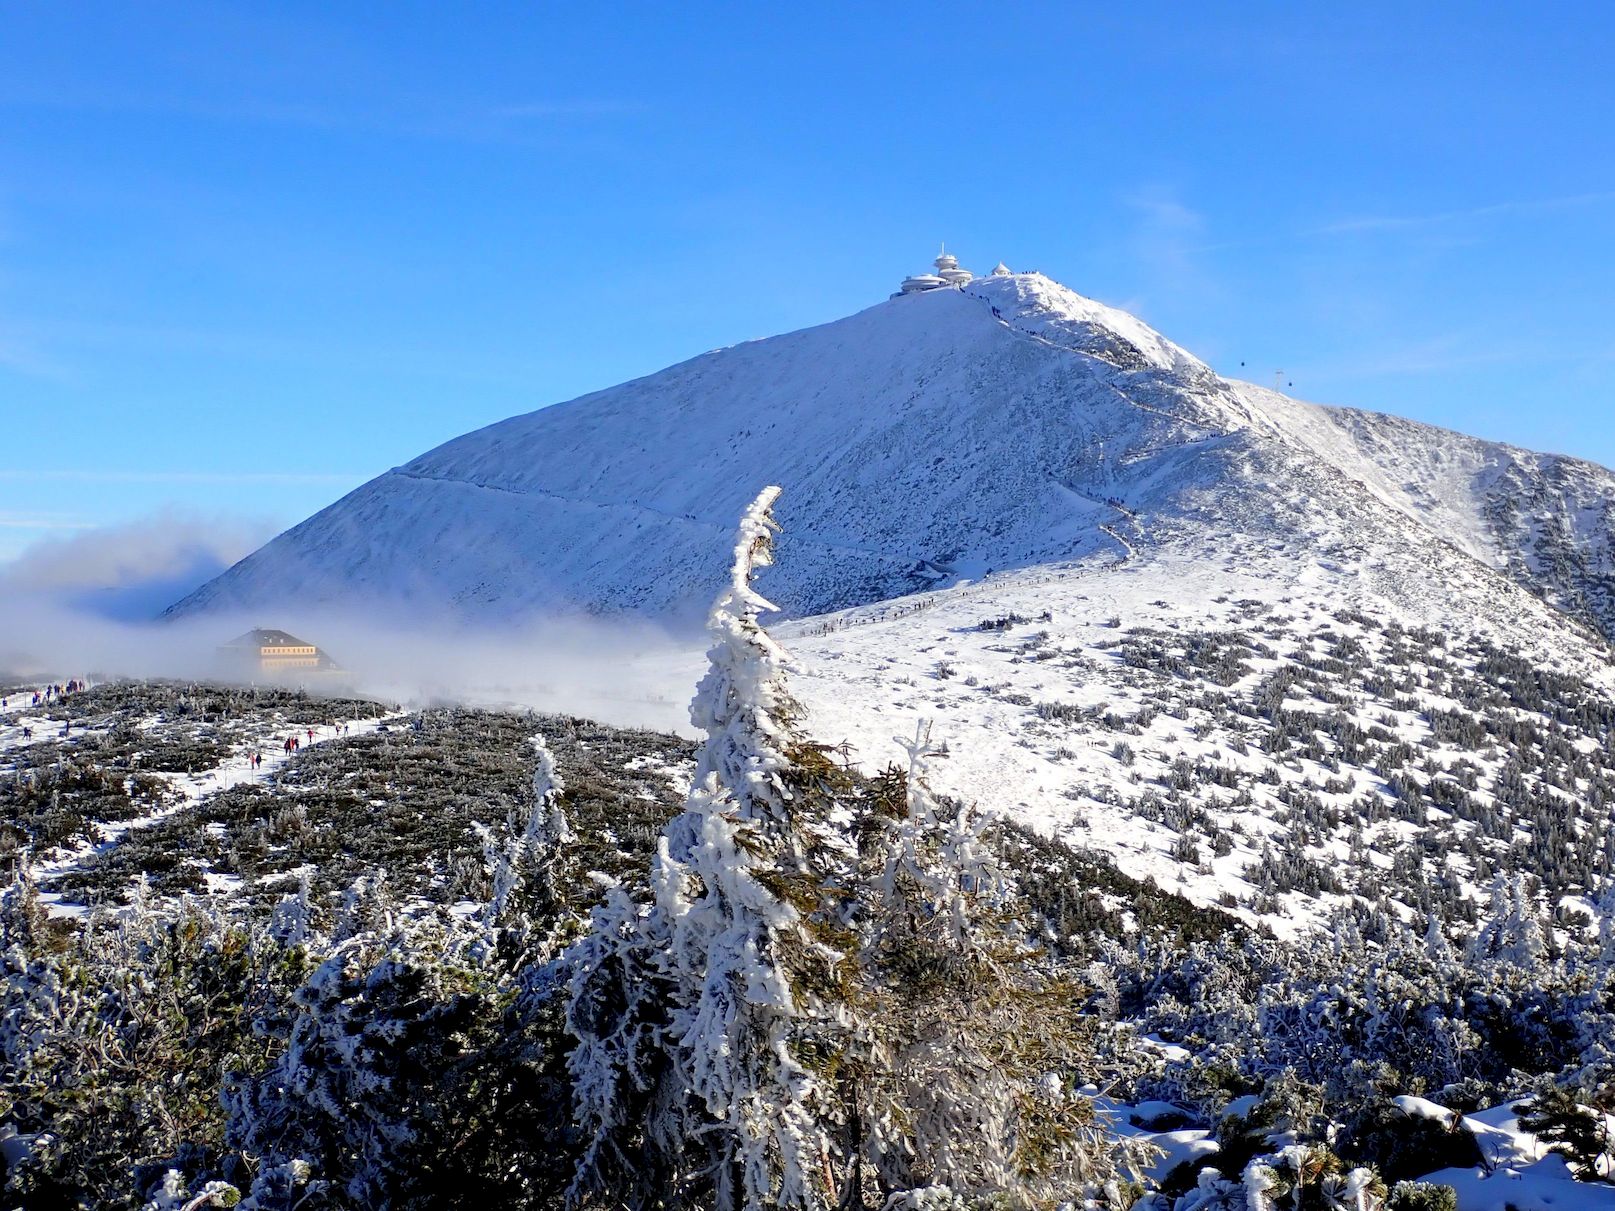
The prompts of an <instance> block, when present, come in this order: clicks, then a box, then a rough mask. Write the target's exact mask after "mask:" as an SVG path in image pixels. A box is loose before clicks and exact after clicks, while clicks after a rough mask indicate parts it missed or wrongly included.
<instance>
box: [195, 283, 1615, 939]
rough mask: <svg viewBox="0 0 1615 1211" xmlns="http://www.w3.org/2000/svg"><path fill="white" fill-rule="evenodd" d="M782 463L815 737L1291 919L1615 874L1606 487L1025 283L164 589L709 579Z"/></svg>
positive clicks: (663, 598)
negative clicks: (908, 748)
mask: <svg viewBox="0 0 1615 1211" xmlns="http://www.w3.org/2000/svg"><path fill="white" fill-rule="evenodd" d="M767 483H775V484H779V485H782V486H783V487H784V489H785V493H784V496H783V497H782V498H781V502H780V506H779V510H778V513H779V518H780V521H781V522H782V524H783V526H784V535H783V537H782V540H781V542H780V544H779V549H778V552H777V559H776V563H775V566H774V567H772V568H770V569H769V570H768V571H767V572H766V573H765V575H764V578H763V580H762V582H761V587H762V589H763V590H764V591H765V592H766V593H767V595H768V596H769V597H770V598H772V599H773V600H775V601H777V602H779V603H780V604H781V605H782V606H783V607H784V608H785V609H786V610H787V611H788V612H789V613H790V614H793V615H796V616H797V621H795V622H793V623H791V624H790V625H787V626H784V627H783V628H781V629H780V633H781V636H782V638H784V640H785V641H786V643H787V645H788V646H789V647H790V648H791V649H792V651H793V652H794V653H795V654H796V655H797V657H798V663H799V670H798V674H797V681H796V689H797V691H798V692H799V694H800V695H801V697H802V699H803V700H804V701H805V702H806V704H807V705H808V707H809V719H810V726H811V728H812V731H813V734H814V735H815V736H817V737H818V738H819V739H821V740H823V741H825V742H828V743H832V744H834V743H838V742H840V741H843V740H846V741H850V742H851V743H852V745H853V747H854V749H855V751H856V753H857V759H858V760H859V761H861V762H863V763H864V764H865V765H866V767H867V768H872V769H873V768H879V767H880V765H881V764H882V763H883V762H884V761H885V760H888V759H890V758H891V757H893V756H895V755H896V752H897V750H896V748H895V747H894V746H893V744H892V737H893V735H894V733H904V734H912V731H913V727H914V725H915V723H916V721H917V720H918V719H920V718H926V719H930V720H934V722H935V726H936V728H937V731H938V734H941V735H945V736H947V737H948V739H949V741H950V743H951V744H952V745H953V747H954V757H953V759H952V760H950V761H949V762H946V763H943V765H942V767H941V768H940V769H939V770H938V771H937V773H936V774H935V775H934V776H935V778H936V780H937V782H938V784H939V786H940V787H941V788H942V789H944V790H946V791H949V792H952V793H955V794H957V795H960V796H962V797H965V798H969V799H973V800H976V801H978V802H979V803H981V805H982V806H983V807H985V808H987V809H989V810H993V811H1000V812H1003V813H1005V814H1007V815H1009V816H1011V817H1013V818H1016V819H1019V820H1021V821H1023V822H1028V823H1031V824H1033V825H1035V826H1036V827H1038V828H1039V829H1041V830H1043V831H1045V832H1048V833H1051V834H1056V835H1059V836H1061V837H1063V838H1065V839H1067V840H1069V841H1072V842H1074V843H1076V844H1078V845H1079V846H1081V847H1083V848H1086V849H1090V850H1094V851H1098V852H1102V853H1104V854H1105V855H1107V856H1108V857H1109V858H1110V859H1111V860H1112V861H1114V862H1115V863H1116V864H1117V865H1118V866H1119V867H1120V868H1121V869H1122V870H1123V871H1125V872H1126V873H1128V874H1130V875H1133V876H1135V877H1139V878H1143V877H1152V878H1155V879H1157V880H1160V881H1162V882H1163V883H1166V884H1169V885H1171V886H1174V887H1176V888H1177V889H1179V890H1181V891H1182V892H1183V893H1184V894H1185V895H1186V896H1188V897H1189V898H1190V899H1191V900H1193V901H1195V902H1198V903H1202V904H1214V903H1215V904H1221V905H1223V906H1225V907H1228V908H1231V909H1234V910H1236V911H1239V912H1241V913H1246V914H1251V915H1253V916H1255V917H1259V918H1261V919H1263V920H1265V921H1266V922H1267V923H1268V924H1269V925H1271V926H1273V927H1274V928H1276V929H1281V930H1283V929H1286V928H1291V927H1293V926H1294V925H1296V924H1299V923H1304V922H1306V921H1309V920H1317V919H1319V918H1320V916H1321V915H1322V914H1324V913H1326V912H1327V911H1328V910H1329V909H1330V908H1331V907H1332V906H1335V905H1338V904H1340V903H1343V902H1344V901H1345V899H1346V898H1347V897H1350V896H1357V897H1362V898H1363V899H1366V900H1367V901H1368V902H1369V903H1373V904H1379V905H1381V906H1385V907H1387V908H1388V910H1389V911H1394V912H1397V913H1401V914H1404V915H1406V914H1411V913H1413V912H1414V911H1416V910H1421V909H1422V910H1427V911H1434V912H1437V913H1439V914H1440V915H1443V916H1448V917H1450V916H1452V915H1453V914H1457V915H1458V916H1459V917H1463V916H1465V915H1466V914H1472V913H1473V911H1474V908H1475V905H1476V903H1477V902H1479V901H1480V900H1481V899H1482V898H1483V897H1484V894H1485V887H1486V884H1487V883H1488V881H1489V880H1490V879H1491V877H1492V876H1493V875H1494V874H1496V873H1497V872H1500V871H1513V872H1526V873H1530V874H1532V875H1534V876H1536V877H1538V878H1539V879H1541V880H1542V885H1543V887H1544V888H1545V890H1546V892H1547V894H1548V896H1549V897H1550V899H1551V901H1552V904H1553V905H1555V906H1558V907H1560V908H1565V909H1574V908H1575V906H1576V905H1577V904H1578V903H1580V902H1582V901H1581V900H1580V899H1578V897H1584V896H1585V895H1586V894H1587V893H1588V892H1589V891H1590V889H1591V888H1592V887H1593V886H1594V885H1595V884H1596V883H1597V882H1598V880H1600V879H1602V878H1604V877H1606V876H1608V874H1609V872H1610V871H1611V870H1612V869H1615V818H1612V812H1611V807H1610V805H1611V804H1612V803H1615V666H1612V664H1611V660H1610V648H1609V644H1608V638H1609V637H1610V636H1611V635H1615V538H1612V531H1615V475H1612V474H1611V472H1609V471H1608V470H1606V469H1604V468H1602V467H1598V466H1595V465H1593V464H1591V463H1587V462H1582V461H1578V460H1574V459H1569V458H1562V457H1556V456H1549V455H1540V454H1533V453H1530V452H1527V451H1524V450H1519V449H1516V448H1513V447H1510V446H1506V445H1501V444H1498V443H1495V442H1486V441H1481V440H1479V439H1476V438H1472V437H1466V436H1463V435H1461V434H1457V433H1451V432H1447V431H1444V430H1440V429H1435V428H1432V427H1430V426H1426V425H1420V424H1416V423H1413V422H1411V421H1406V420H1401V419H1398V418H1395V417H1389V416H1381V415H1375V414H1372V413H1366V412H1359V411H1351V410H1347V409H1339V408H1327V407H1319V406H1316V405H1312V404H1305V403H1300V402H1298V401H1295V400H1292V399H1288V398H1286V397H1284V396H1283V395H1280V394H1277V393H1275V392H1273V391H1268V390H1265V389H1263V388H1260V387H1256V386H1253V385H1251V384H1248V383H1243V382H1236V381H1232V380H1228V379H1224V378H1221V377H1219V376H1218V375H1217V374H1215V373H1214V372H1213V371H1212V370H1211V369H1210V368H1208V367H1207V366H1206V365H1205V364H1203V363H1202V362H1200V361H1198V360H1197V359H1195V358H1194V357H1193V356H1191V355H1190V354H1188V353H1186V352H1185V351H1184V350H1182V349H1180V348H1178V347H1177V346H1176V345H1173V344H1172V343H1171V342H1169V341H1167V340H1165V339H1164V338H1162V337H1161V336H1159V335H1158V334H1156V333H1154V332H1153V331H1151V330H1150V329H1149V328H1148V327H1146V326H1145V325H1143V324H1142V323H1140V322H1139V321H1138V320H1136V319H1134V318H1133V317H1131V316H1128V315H1126V314H1124V313H1122V312H1119V311H1115V310H1113V309H1111V308H1108V307H1105V306H1102V305H1101V304H1098V303H1095V302H1093V301H1091V300H1089V299H1085V298H1083V297H1081V296H1079V295H1077V294H1074V293H1073V292H1071V291H1069V290H1067V289H1065V288H1064V287H1062V286H1060V285H1058V284H1056V283H1054V282H1052V281H1049V280H1048V279H1047V278H1044V277H1041V276H1039V275H1036V274H1011V275H1008V276H1001V275H995V276H993V277H990V278H985V279H977V280H975V281H973V282H970V283H969V284H968V285H966V286H964V287H963V288H962V289H951V288H937V289H926V290H922V291H919V292H917V293H912V294H905V295H901V296H899V297H895V298H893V299H891V300H889V301H887V302H884V303H881V304H879V305H877V306H875V307H871V308H869V309H868V310H866V311H863V312H861V313H859V314H857V315H854V316H851V317H849V318H847V319H844V320H840V321H837V322H835V323H831V324H826V325H824V326H822V327H818V328H812V329H808V330H805V331H802V332H796V333H791V334H788V335H785V336H780V337H775V338H771V339H768V340H762V341H754V342H751V343H748V344H744V345H738V346H735V347H733V348H730V349H724V350H720V351H717V352H714V353H710V354H707V355H704V356H702V357H699V358H696V359H694V360H692V361H689V362H686V363H683V364H682V365H678V366H674V367H672V368H670V369H668V370H665V371H662V372H661V373H659V374H655V375H652V376H650V377H648V378H644V379H640V380H638V381H635V382H631V383H627V384H625V385H623V386H621V387H616V388H613V389H611V390H608V391H603V392H599V393H597V394H595V395H591V396H586V397H584V398H582V399H579V400H574V401H572V402H570V403H566V404H560V405H557V406H555V407H553V408H548V409H545V410H542V411H539V412H534V413H531V414H529V415H526V416H520V417H516V418H513V419H511V420H507V421H504V422H502V423H500V424H497V425H493V426H490V427H489V428H487V429H483V430H481V431H479V432H476V433H472V434H468V435H467V436H465V437H461V438H459V439H457V440H455V441H452V442H449V443H448V444H446V445H444V446H442V447H440V448H439V449H437V450H434V451H432V452H430V453H428V454H425V455H423V456H422V457H420V458H418V459H416V460H415V461H413V462H411V463H409V464H407V465H405V466H403V467H400V468H397V469H396V470H393V471H391V472H388V473H387V474H386V475H383V476H381V477H379V478H378V479H376V480H374V481H372V482H371V483H369V484H366V485H365V486H364V487H362V488H360V489H359V490H358V491H356V492H354V493H352V494H351V495H349V496H348V497H346V498H345V499H343V500H341V501H339V502H337V503H336V504H334V505H332V506H331V507H330V508H328V509H326V510H324V511H323V512H321V513H319V514H317V515H316V516H314V517H312V518H310V519H309V520H308V521H305V522H304V523H302V524H301V525H299V526H297V527H295V528H294V529H292V530H290V531H288V532H287V533H285V534H283V535H281V536H280V537H279V538H277V539H276V540H275V541H273V542H272V543H270V544H269V545H268V546H266V547H264V548H263V549H262V550H260V551H258V552H257V553H256V554H254V555H252V556H251V557H249V558H248V559H246V560H244V561H242V562H241V563H240V564H238V565H236V566H235V567H234V568H232V569H230V570H229V571H228V572H226V573H225V574H224V575H222V576H220V577H219V578H218V579H216V580H214V581H213V582H211V583H210V584H208V585H207V586H205V587H204V588H203V589H201V590H200V591H198V592H197V593H195V594H193V595H192V596H191V597H190V598H188V599H186V600H185V601H183V602H181V603H180V604H179V605H178V606H176V607H174V612H176V613H189V612H196V611H205V610H211V609H224V608H234V607H252V608H254V609H258V608H261V607H269V606H273V605H275V604H276V603H279V602H292V603H295V604H296V607H297V608H307V607H308V606H309V605H311V604H315V603H321V602H326V603H333V604H334V603H341V604H344V605H354V604H361V605H365V606H372V605H373V606H377V607H382V608H387V607H392V608H399V609H403V610H407V611H409V612H411V613H430V614H448V615H451V616H454V615H458V616H460V617H462V618H465V619H467V620H470V621H473V622H485V621H495V620H505V619H513V618H519V617H521V616H523V615H526V614H531V613H535V612H541V611H545V610H553V609H583V610H588V611H597V612H603V613H611V612H634V613H640V614H650V615H654V616H659V617H663V618H668V617H672V618H677V617H679V616H683V615H688V614H691V613H694V612H695V611H697V610H699V609H700V608H702V607H703V606H704V605H705V603H706V602H707V601H708V600H710V597H711V594H712V591H713V585H714V583H715V581H716V580H717V578H718V577H719V575H720V571H721V569H722V568H723V567H724V566H725V563H726V560H727V557H728V548H729V544H730V543H731V541H732V539H731V535H732V533H733V525H734V519H735V517H736V516H737V515H738V514H739V512H740V510H741V508H742V507H743V506H744V504H745V503H746V502H747V501H748V500H749V499H750V498H751V497H752V496H753V495H754V494H755V493H756V491H757V489H758V488H760V487H761V486H762V485H764V484H767Z"/></svg>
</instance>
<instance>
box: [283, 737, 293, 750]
mask: <svg viewBox="0 0 1615 1211" xmlns="http://www.w3.org/2000/svg"><path fill="white" fill-rule="evenodd" d="M281 747H282V748H283V749H285V750H286V751H287V752H288V753H289V752H291V751H292V738H291V737H290V736H287V737H286V743H285V744H283V745H281Z"/></svg>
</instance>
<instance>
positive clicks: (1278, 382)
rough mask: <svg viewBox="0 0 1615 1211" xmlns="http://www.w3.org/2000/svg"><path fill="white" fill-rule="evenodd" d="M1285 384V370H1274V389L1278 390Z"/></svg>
mask: <svg viewBox="0 0 1615 1211" xmlns="http://www.w3.org/2000/svg"><path fill="white" fill-rule="evenodd" d="M1283 386H1284V371H1282V370H1275V371H1273V390H1275V391H1277V390H1279V389H1280V388H1282V387H1283Z"/></svg>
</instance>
